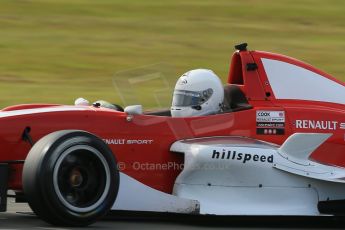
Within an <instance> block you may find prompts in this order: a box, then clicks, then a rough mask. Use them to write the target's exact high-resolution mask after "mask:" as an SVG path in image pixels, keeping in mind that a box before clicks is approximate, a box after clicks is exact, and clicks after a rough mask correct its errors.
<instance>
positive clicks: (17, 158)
mask: <svg viewBox="0 0 345 230" xmlns="http://www.w3.org/2000/svg"><path fill="white" fill-rule="evenodd" d="M262 58H269V59H274V60H280V61H283V62H287V63H291V64H293V65H296V66H300V67H303V68H305V69H308V70H310V71H312V72H315V73H317V74H319V75H322V76H324V77H325V78H328V79H330V80H332V81H335V82H337V83H339V84H341V85H343V86H345V85H344V83H342V82H340V81H337V80H336V79H334V78H332V77H331V76H329V75H327V74H326V73H323V72H321V71H319V70H317V69H315V68H313V67H312V66H310V65H307V64H305V63H302V62H300V61H298V60H295V59H292V58H289V57H285V56H282V55H277V54H271V53H266V52H259V51H241V52H235V53H234V55H233V57H232V60H231V66H230V73H229V78H228V84H236V85H238V86H239V87H240V89H241V90H242V91H243V93H244V94H245V95H246V97H247V99H248V101H249V104H251V105H252V106H253V107H252V108H251V109H247V110H242V111H237V112H230V113H222V114H217V115H210V116H204V117H190V118H172V117H168V116H155V115H145V114H144V115H134V116H133V117H132V119H128V115H127V114H126V113H123V112H118V111H114V110H110V109H105V108H97V107H93V106H91V107H85V108H84V110H80V111H56V112H48V113H34V114H25V115H18V116H17V115H16V116H9V117H6V116H5V117H2V116H1V115H0V127H1V129H0V146H1V153H0V162H8V163H9V164H10V168H11V173H10V178H9V183H8V185H9V188H10V189H15V190H21V189H22V181H21V174H22V167H23V162H24V160H25V158H26V155H27V154H28V152H29V150H30V148H31V145H30V144H29V143H28V142H26V141H24V140H23V138H22V134H23V131H24V129H25V128H26V127H30V129H31V132H30V134H31V136H32V139H33V141H37V140H39V139H40V138H42V137H43V136H45V135H47V134H49V133H51V132H54V131H58V130H65V129H78V130H85V131H88V132H91V133H93V134H95V135H97V136H99V137H100V138H102V139H104V140H108V142H109V146H110V148H111V149H112V151H113V153H114V155H115V156H116V159H117V161H118V163H119V168H120V170H121V171H122V172H123V173H125V174H127V175H129V176H131V177H133V178H134V179H136V180H138V181H140V182H142V183H144V184H146V185H148V186H150V187H152V188H155V189H158V190H160V191H163V192H166V193H171V192H172V188H173V185H174V181H175V179H176V177H177V175H178V174H179V173H180V171H181V165H182V164H183V155H182V154H176V153H172V152H170V151H169V148H170V146H171V144H172V143H174V142H175V141H176V140H180V139H187V138H194V137H209V136H229V135H234V136H246V137H251V138H254V139H259V140H263V141H267V142H271V143H275V144H278V145H280V144H282V143H283V142H284V141H285V140H286V139H287V138H288V137H289V136H290V135H291V134H293V133H296V132H313V133H316V132H325V131H324V130H314V129H313V130H312V129H305V128H304V129H299V128H296V124H295V121H296V120H305V119H308V120H331V121H336V122H337V123H339V124H340V123H344V122H345V109H344V105H342V104H336V103H326V102H316V101H303V100H277V99H275V95H274V93H273V91H272V89H271V87H270V84H269V83H268V79H267V76H266V73H265V70H264V67H263V63H262V61H261V59H262ZM248 63H256V64H257V69H255V68H254V70H253V69H252V70H247V64H248ZM296 84H298V82H296ZM57 106H58V107H62V106H61V105H38V104H36V105H19V106H13V107H9V108H6V109H4V110H3V111H4V112H11V111H12V112H14V111H16V110H23V109H33V108H54V107H57ZM257 110H269V111H275V110H276V111H285V117H286V124H285V133H284V134H283V135H273V134H266V135H263V134H257V127H256V126H257V125H256V111H257ZM19 113H20V112H19ZM332 133H333V136H332V137H331V138H330V139H328V140H327V142H326V143H324V144H323V145H322V146H321V147H319V148H318V149H317V150H316V151H315V152H314V153H313V154H312V158H313V159H314V160H316V161H319V162H321V163H323V164H330V165H336V166H341V167H345V154H344V153H345V142H344V133H345V130H344V129H336V130H333V131H332ZM132 140H134V142H135V141H138V140H139V142H140V143H133V141H132ZM131 141H132V143H131V144H127V142H128V143H130V142H131Z"/></svg>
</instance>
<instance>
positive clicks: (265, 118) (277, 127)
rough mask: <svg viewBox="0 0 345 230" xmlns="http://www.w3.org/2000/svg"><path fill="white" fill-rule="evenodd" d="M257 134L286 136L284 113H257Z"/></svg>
mask: <svg viewBox="0 0 345 230" xmlns="http://www.w3.org/2000/svg"><path fill="white" fill-rule="evenodd" d="M256 133H257V134H263V135H284V133H285V112H284V111H268V110H258V111H256Z"/></svg>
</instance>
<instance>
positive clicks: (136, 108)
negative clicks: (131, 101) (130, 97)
mask: <svg viewBox="0 0 345 230" xmlns="http://www.w3.org/2000/svg"><path fill="white" fill-rule="evenodd" d="M125 113H127V114H128V115H138V114H143V106H142V105H130V106H127V107H126V108H125Z"/></svg>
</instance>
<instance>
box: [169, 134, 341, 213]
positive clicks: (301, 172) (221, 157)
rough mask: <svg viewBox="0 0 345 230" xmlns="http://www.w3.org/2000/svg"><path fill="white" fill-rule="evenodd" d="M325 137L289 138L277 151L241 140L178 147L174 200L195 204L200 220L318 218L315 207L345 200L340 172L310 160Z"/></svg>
mask: <svg viewBox="0 0 345 230" xmlns="http://www.w3.org/2000/svg"><path fill="white" fill-rule="evenodd" d="M328 137H330V134H317V133H315V134H305V133H303V134H302V133H297V134H294V135H292V136H291V137H290V138H288V139H287V140H286V142H285V143H284V144H283V145H282V146H281V147H279V146H277V145H273V144H269V143H266V142H261V141H256V140H253V139H249V138H245V137H211V138H199V139H191V140H184V141H177V142H175V143H174V144H173V145H172V146H171V151H173V152H179V153H183V154H184V156H185V165H184V169H183V171H182V172H181V173H180V175H179V176H178V177H177V179H176V182H175V186H174V195H176V196H178V197H182V198H187V199H192V200H198V201H199V202H200V213H201V214H217V215H319V214H320V213H319V211H318V209H317V204H318V202H319V201H324V200H328V199H329V200H337V199H345V192H344V191H345V181H344V178H345V169H343V168H337V167H332V166H327V165H321V164H318V163H316V162H313V161H311V160H310V159H309V158H308V157H309V155H310V154H311V153H312V152H313V151H314V150H315V149H316V148H317V147H318V146H320V145H321V144H322V143H323V142H324V141H326V139H327V138H328Z"/></svg>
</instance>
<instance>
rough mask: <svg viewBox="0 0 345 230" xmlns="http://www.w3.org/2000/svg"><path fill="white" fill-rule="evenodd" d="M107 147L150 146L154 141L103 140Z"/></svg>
mask: <svg viewBox="0 0 345 230" xmlns="http://www.w3.org/2000/svg"><path fill="white" fill-rule="evenodd" d="M103 141H104V142H105V143H106V144H107V145H150V144H152V143H153V140H143V139H133V140H127V139H103Z"/></svg>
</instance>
